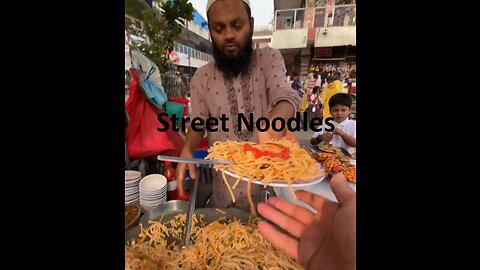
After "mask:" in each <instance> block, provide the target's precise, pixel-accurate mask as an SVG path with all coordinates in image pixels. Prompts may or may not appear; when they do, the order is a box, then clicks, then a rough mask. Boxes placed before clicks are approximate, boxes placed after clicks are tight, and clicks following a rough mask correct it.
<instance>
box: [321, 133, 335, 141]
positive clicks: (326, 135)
mask: <svg viewBox="0 0 480 270" xmlns="http://www.w3.org/2000/svg"><path fill="white" fill-rule="evenodd" d="M332 139H333V134H332V133H330V132H325V133H323V134H322V141H324V142H330V141H331V140H332Z"/></svg>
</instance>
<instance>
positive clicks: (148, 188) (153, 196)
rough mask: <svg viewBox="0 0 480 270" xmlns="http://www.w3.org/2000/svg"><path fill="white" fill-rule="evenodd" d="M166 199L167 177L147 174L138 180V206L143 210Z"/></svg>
mask: <svg viewBox="0 0 480 270" xmlns="http://www.w3.org/2000/svg"><path fill="white" fill-rule="evenodd" d="M166 201H167V178H166V177H165V176H163V175H161V174H149V175H147V176H145V177H143V178H142V180H140V206H141V207H142V208H143V210H144V211H148V210H150V209H151V208H153V207H155V206H157V205H159V204H161V203H164V202H166Z"/></svg>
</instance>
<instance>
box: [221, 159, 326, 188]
mask: <svg viewBox="0 0 480 270" xmlns="http://www.w3.org/2000/svg"><path fill="white" fill-rule="evenodd" d="M318 167H319V170H321V171H322V175H321V176H319V177H315V178H312V179H308V180H301V181H294V182H293V183H292V187H307V186H311V185H315V184H317V183H320V182H322V181H323V179H325V169H324V168H323V167H322V165H320V164H318ZM225 174H226V175H229V176H232V177H233V178H235V179H237V178H238V177H239V176H240V175H238V174H236V173H234V172H232V171H229V170H228V169H225ZM242 180H243V181H247V182H248V181H249V180H250V179H249V178H248V177H243V178H242ZM252 183H254V184H257V185H262V186H263V185H264V183H262V181H260V180H253V181H252ZM267 186H272V187H288V182H286V181H283V180H273V181H271V182H270V183H269V184H268V185H267Z"/></svg>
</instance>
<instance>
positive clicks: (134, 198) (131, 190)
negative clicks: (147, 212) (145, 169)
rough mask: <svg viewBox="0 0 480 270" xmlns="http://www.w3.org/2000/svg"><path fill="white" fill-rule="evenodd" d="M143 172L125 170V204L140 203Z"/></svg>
mask: <svg viewBox="0 0 480 270" xmlns="http://www.w3.org/2000/svg"><path fill="white" fill-rule="evenodd" d="M141 179H142V174H141V173H140V172H138V171H131V170H126V171H125V204H138V202H139V201H140V192H139V191H140V188H139V187H138V186H139V182H140V180H141Z"/></svg>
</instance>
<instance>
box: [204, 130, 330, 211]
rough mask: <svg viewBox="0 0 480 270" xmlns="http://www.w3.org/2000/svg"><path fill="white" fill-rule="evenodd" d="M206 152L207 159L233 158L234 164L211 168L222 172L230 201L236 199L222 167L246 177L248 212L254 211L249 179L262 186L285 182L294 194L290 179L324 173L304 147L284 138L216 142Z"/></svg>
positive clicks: (312, 176) (300, 178) (305, 177)
mask: <svg viewBox="0 0 480 270" xmlns="http://www.w3.org/2000/svg"><path fill="white" fill-rule="evenodd" d="M208 152H209V154H208V156H207V158H213V159H223V160H231V161H235V163H236V164H231V165H215V166H214V169H216V170H221V171H222V176H223V178H224V182H225V184H226V185H227V187H228V190H229V192H230V196H232V201H233V202H235V199H234V198H233V192H232V188H230V185H229V184H228V181H227V180H226V177H225V173H224V170H225V169H228V170H229V171H231V172H233V173H235V174H237V175H239V179H240V178H243V177H246V178H248V179H249V184H248V185H249V186H248V191H247V192H248V193H249V194H248V201H249V203H250V208H251V209H253V211H251V214H254V210H255V207H254V206H253V201H252V198H251V195H250V185H251V181H253V180H258V181H261V182H262V184H264V185H265V186H267V185H268V184H269V183H272V182H285V183H286V184H288V188H289V189H290V192H291V193H292V195H293V196H294V197H295V193H294V192H293V188H292V182H293V181H295V182H298V181H302V180H310V179H313V178H316V177H320V176H322V175H323V171H322V170H321V169H320V166H319V164H318V163H317V162H316V161H315V159H313V158H312V157H311V156H310V155H309V153H308V152H307V151H306V150H305V149H303V148H301V147H299V146H298V145H295V144H293V143H292V142H290V141H287V140H285V139H281V140H279V141H277V142H271V143H262V144H256V143H251V142H235V141H226V142H215V143H214V144H213V146H212V147H210V148H209V149H208ZM237 185H238V179H237V182H235V184H234V185H233V189H235V187H236V186H237Z"/></svg>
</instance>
